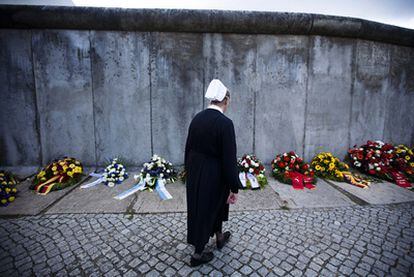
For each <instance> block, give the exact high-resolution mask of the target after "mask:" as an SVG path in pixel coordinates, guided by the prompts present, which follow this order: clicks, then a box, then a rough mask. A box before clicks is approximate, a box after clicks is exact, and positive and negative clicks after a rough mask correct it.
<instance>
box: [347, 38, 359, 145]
mask: <svg viewBox="0 0 414 277" xmlns="http://www.w3.org/2000/svg"><path fill="white" fill-rule="evenodd" d="M357 45H358V39H357V40H356V41H354V42H353V43H352V60H351V91H350V93H351V104H350V107H349V122H348V149H349V148H350V147H351V126H352V106H353V104H354V87H355V80H356V66H357V65H356V58H357V54H358V53H357V51H358V47H357Z"/></svg>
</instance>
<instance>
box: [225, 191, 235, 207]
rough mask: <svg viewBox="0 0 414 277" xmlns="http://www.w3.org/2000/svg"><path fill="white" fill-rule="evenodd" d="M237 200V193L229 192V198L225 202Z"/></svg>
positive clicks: (233, 202)
mask: <svg viewBox="0 0 414 277" xmlns="http://www.w3.org/2000/svg"><path fill="white" fill-rule="evenodd" d="M236 202H237V193H233V192H230V194H229V198H228V199H227V204H236Z"/></svg>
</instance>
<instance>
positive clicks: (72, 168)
mask: <svg viewBox="0 0 414 277" xmlns="http://www.w3.org/2000/svg"><path fill="white" fill-rule="evenodd" d="M82 173H83V167H82V164H81V162H80V161H78V160H76V159H74V158H69V157H65V158H63V159H61V160H55V161H53V162H52V163H51V164H49V165H48V166H46V167H45V168H43V169H42V170H41V171H40V172H39V173H38V174H37V175H36V176H35V178H34V180H33V184H32V185H31V186H30V189H33V190H35V191H36V192H37V193H39V194H42V195H46V194H48V193H49V192H51V191H54V190H61V189H64V188H66V187H69V186H71V185H74V184H76V183H77V182H79V181H80V178H81V177H82Z"/></svg>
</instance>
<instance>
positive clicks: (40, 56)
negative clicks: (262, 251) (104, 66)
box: [32, 30, 95, 165]
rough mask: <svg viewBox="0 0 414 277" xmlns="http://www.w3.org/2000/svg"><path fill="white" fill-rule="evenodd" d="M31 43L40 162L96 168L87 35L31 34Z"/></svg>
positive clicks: (55, 31) (87, 33)
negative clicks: (65, 160)
mask: <svg viewBox="0 0 414 277" xmlns="http://www.w3.org/2000/svg"><path fill="white" fill-rule="evenodd" d="M32 43H33V59H34V68H35V78H36V92H37V103H38V112H39V118H40V134H41V135H40V138H41V144H42V154H43V163H47V162H49V161H50V160H52V159H55V158H57V157H60V156H63V155H68V156H73V157H75V158H78V159H80V160H81V161H82V162H83V163H84V164H86V165H92V164H95V138H94V124H93V106H92V105H93V103H92V85H91V61H90V55H89V31H72V30H71V31H67V30H53V31H51V30H45V31H35V32H34V33H33V38H32Z"/></svg>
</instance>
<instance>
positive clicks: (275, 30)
mask: <svg viewBox="0 0 414 277" xmlns="http://www.w3.org/2000/svg"><path fill="white" fill-rule="evenodd" d="M0 28H13V29H76V30H118V31H144V32H157V31H158V32H193V33H236V34H291V35H322V36H335V37H348V38H360V39H367V40H374V41H380V42H385V43H392V44H398V45H404V46H410V47H414V30H411V29H406V28H402V27H397V26H393V25H387V24H383V23H378V22H374V21H369V20H364V19H359V18H352V17H341V16H330V15H320V14H310V13H309V14H308V13H289V12H258V11H223V10H179V9H125V8H100V7H72V6H70V7H68V6H38V5H0Z"/></svg>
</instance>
